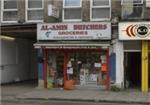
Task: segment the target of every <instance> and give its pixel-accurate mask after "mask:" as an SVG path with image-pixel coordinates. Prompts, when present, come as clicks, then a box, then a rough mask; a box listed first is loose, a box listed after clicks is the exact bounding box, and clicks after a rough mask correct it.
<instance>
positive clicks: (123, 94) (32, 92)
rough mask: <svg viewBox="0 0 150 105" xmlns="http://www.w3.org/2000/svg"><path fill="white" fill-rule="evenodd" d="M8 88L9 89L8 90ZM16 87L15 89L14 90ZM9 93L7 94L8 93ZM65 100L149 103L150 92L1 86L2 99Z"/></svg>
mask: <svg viewBox="0 0 150 105" xmlns="http://www.w3.org/2000/svg"><path fill="white" fill-rule="evenodd" d="M9 89H10V90H9ZM15 89H16V90H15ZM8 93H9V94H8ZM11 93H13V94H11ZM17 99H19V100H65V101H67V100H68V101H94V102H116V103H137V104H149V105H150V92H149V93H143V92H141V91H139V90H134V89H133V90H132V89H130V90H124V91H117V92H116V91H115V92H114V91H106V90H101V89H99V88H96V89H87V88H78V89H75V90H63V89H62V88H57V89H43V88H38V87H32V86H31V87H28V86H27V87H23V86H22V87H21V86H20V87H18V88H12V86H10V87H9V88H5V86H2V100H4V101H7V100H17Z"/></svg>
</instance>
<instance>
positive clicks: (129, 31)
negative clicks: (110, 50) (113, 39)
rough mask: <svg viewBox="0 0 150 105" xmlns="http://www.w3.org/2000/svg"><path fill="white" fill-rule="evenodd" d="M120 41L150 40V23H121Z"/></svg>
mask: <svg viewBox="0 0 150 105" xmlns="http://www.w3.org/2000/svg"><path fill="white" fill-rule="evenodd" d="M119 40H150V22H124V23H119Z"/></svg>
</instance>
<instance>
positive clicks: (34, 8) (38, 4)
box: [26, 0, 44, 22]
mask: <svg viewBox="0 0 150 105" xmlns="http://www.w3.org/2000/svg"><path fill="white" fill-rule="evenodd" d="M43 8H44V7H43V0H26V21H27V22H43V17H44V16H43Z"/></svg>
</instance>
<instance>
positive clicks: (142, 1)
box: [121, 0, 144, 20]
mask: <svg viewBox="0 0 150 105" xmlns="http://www.w3.org/2000/svg"><path fill="white" fill-rule="evenodd" d="M123 1H124V0H121V6H122V9H123V6H124V7H129V8H131V7H132V8H134V7H142V11H143V12H142V14H141V17H128V18H127V19H126V20H132V19H133V20H135V19H142V18H143V17H144V0H141V3H133V4H131V3H123ZM129 4H130V5H129ZM121 18H122V19H124V17H122V10H121Z"/></svg>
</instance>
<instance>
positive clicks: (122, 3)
mask: <svg viewBox="0 0 150 105" xmlns="http://www.w3.org/2000/svg"><path fill="white" fill-rule="evenodd" d="M124 1H125V0H121V5H128V4H131V3H124ZM133 4H143V0H141V3H133Z"/></svg>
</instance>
